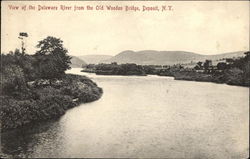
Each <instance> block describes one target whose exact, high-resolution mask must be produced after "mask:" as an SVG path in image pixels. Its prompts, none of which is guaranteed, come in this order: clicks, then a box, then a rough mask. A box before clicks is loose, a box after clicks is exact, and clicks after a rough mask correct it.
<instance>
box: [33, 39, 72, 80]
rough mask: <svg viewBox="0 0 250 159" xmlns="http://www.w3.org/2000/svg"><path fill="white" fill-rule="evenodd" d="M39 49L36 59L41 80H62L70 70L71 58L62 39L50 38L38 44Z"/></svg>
mask: <svg viewBox="0 0 250 159" xmlns="http://www.w3.org/2000/svg"><path fill="white" fill-rule="evenodd" d="M37 48H39V50H38V51H37V52H36V54H35V58H36V64H37V67H38V74H39V77H40V78H45V79H56V78H61V77H62V76H63V75H64V74H65V71H66V70H67V69H69V68H70V63H71V62H70V59H71V57H70V56H68V55H67V53H68V50H67V49H65V48H64V47H63V41H62V40H61V39H59V38H55V37H52V36H48V37H47V38H45V39H43V40H41V41H39V42H38V45H37Z"/></svg>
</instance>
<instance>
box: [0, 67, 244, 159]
mask: <svg viewBox="0 0 250 159" xmlns="http://www.w3.org/2000/svg"><path fill="white" fill-rule="evenodd" d="M68 73H74V74H80V75H87V76H88V77H90V78H91V79H92V80H94V81H95V82H96V83H97V84H98V85H99V86H100V87H102V88H103V90H104V94H103V96H102V98H101V99H100V100H98V101H95V102H92V103H88V104H82V105H79V106H78V107H75V108H73V109H70V110H68V111H67V113H66V114H65V115H64V116H62V117H61V118H60V119H59V120H55V121H49V122H44V123H41V124H37V125H34V126H29V127H26V128H23V129H20V130H16V131H12V132H8V133H5V134H2V135H1V150H2V154H4V155H12V156H15V157H31V158H33V157H48V158H50V157H75V158H76V157H80V158H83V157H85V158H87V157H95V158H97V157H112V158H116V157H120V158H121V157H126V158H130V157H134V158H135V157H136V158H144V157H147V158H218V159H222V158H237V159H238V158H247V156H248V152H249V144H248V140H249V137H248V134H249V127H248V126H249V103H248V101H249V92H248V91H249V90H248V88H245V87H238V86H229V85H225V84H214V83H206V82H192V81H176V80H173V78H171V77H160V76H101V75H95V74H89V73H82V72H80V69H77V68H75V69H71V70H69V71H68Z"/></svg>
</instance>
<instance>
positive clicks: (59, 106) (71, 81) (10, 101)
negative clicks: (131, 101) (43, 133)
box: [0, 74, 103, 132]
mask: <svg viewBox="0 0 250 159" xmlns="http://www.w3.org/2000/svg"><path fill="white" fill-rule="evenodd" d="M27 85H28V86H27V87H28V91H27V90H26V91H25V92H19V93H18V94H15V95H14V96H7V95H5V96H1V102H2V106H1V111H0V117H1V131H2V132H4V131H7V130H10V129H14V128H19V127H22V126H24V125H27V124H31V123H35V122H39V121H46V120H49V119H56V118H59V117H60V116H62V115H63V114H65V112H66V111H67V110H68V109H70V108H73V107H75V106H77V105H79V104H80V103H87V102H92V101H95V100H97V99H99V98H100V97H101V95H102V93H103V91H102V89H101V88H100V87H98V86H97V85H96V83H94V82H93V81H92V80H90V79H89V78H87V77H85V76H80V75H73V74H65V76H64V77H63V78H62V79H61V80H54V81H49V80H41V79H38V80H35V81H32V82H28V84H27Z"/></svg>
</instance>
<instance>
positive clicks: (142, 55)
mask: <svg viewBox="0 0 250 159" xmlns="http://www.w3.org/2000/svg"><path fill="white" fill-rule="evenodd" d="M243 55H244V51H239V52H231V53H224V54H217V55H201V54H197V53H193V52H186V51H155V50H144V51H138V52H135V51H131V50H127V51H123V52H121V53H119V54H117V55H116V56H114V57H112V58H110V59H108V60H104V61H103V62H104V63H111V62H117V63H135V64H139V65H173V64H180V63H182V64H184V63H190V62H191V61H193V62H198V61H205V60H206V59H210V60H213V61H214V60H219V59H223V58H232V57H239V56H243Z"/></svg>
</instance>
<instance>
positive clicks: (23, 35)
mask: <svg viewBox="0 0 250 159" xmlns="http://www.w3.org/2000/svg"><path fill="white" fill-rule="evenodd" d="M27 37H28V33H25V32H20V33H19V37H18V38H19V39H21V50H22V54H25V50H26V48H25V46H24V39H25V38H27Z"/></svg>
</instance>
